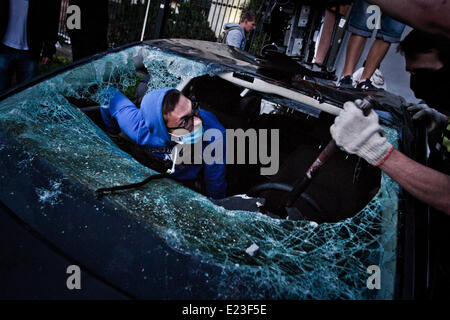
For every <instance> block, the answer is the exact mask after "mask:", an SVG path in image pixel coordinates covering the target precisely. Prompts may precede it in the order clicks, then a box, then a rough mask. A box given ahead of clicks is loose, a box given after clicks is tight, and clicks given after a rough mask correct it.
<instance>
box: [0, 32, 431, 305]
mask: <svg viewBox="0 0 450 320" xmlns="http://www.w3.org/2000/svg"><path fill="white" fill-rule="evenodd" d="M320 76H321V75H320V74H314V72H312V71H311V70H308V69H307V68H304V67H303V66H302V65H301V64H298V63H296V62H295V61H293V60H291V59H289V57H287V56H283V55H280V54H278V53H276V52H265V54H263V55H262V56H261V57H253V56H250V55H248V54H246V53H245V52H243V51H240V50H238V49H235V48H232V47H228V46H226V45H223V44H219V43H211V42H205V41H199V40H182V39H164V40H152V41H146V42H139V43H134V44H129V45H126V46H123V47H120V48H117V49H114V50H110V51H108V52H105V53H101V54H97V55H95V56H92V57H90V58H88V59H84V60H82V61H79V62H76V63H73V64H71V65H68V66H66V67H63V68H61V69H59V70H56V71H54V72H52V73H50V74H47V75H44V76H41V77H40V78H38V79H35V80H32V81H31V82H29V83H27V84H24V85H21V86H20V87H16V88H14V89H12V90H10V91H9V92H7V93H6V94H5V95H3V96H2V97H0V150H1V156H0V215H1V217H2V218H1V219H2V222H1V225H2V232H1V234H2V246H3V248H2V251H1V254H2V256H3V257H2V261H3V262H2V264H3V265H2V271H1V275H0V279H1V282H2V286H1V289H0V290H1V291H0V296H2V297H6V298H17V297H19V298H20V297H22V298H23V297H27V298H52V297H59V298H73V297H84V298H125V299H127V298H138V299H296V300H297V299H398V298H406V299H408V298H412V297H414V296H415V295H416V294H417V292H418V291H420V290H421V287H420V286H421V283H422V273H420V272H418V270H419V271H420V270H425V269H426V259H422V257H424V256H426V252H423V251H420V250H416V249H414V247H415V246H414V243H419V242H421V241H422V236H423V234H422V233H420V232H422V231H423V230H422V231H421V230H417V225H419V224H420V222H419V220H418V219H420V218H418V217H416V216H415V215H414V212H415V211H418V210H421V207H420V204H418V203H417V201H415V200H414V199H412V198H411V197H410V196H409V195H408V194H406V193H405V192H404V191H403V190H402V189H401V188H400V187H399V186H398V185H397V183H396V182H394V181H393V180H392V179H391V178H390V177H389V176H387V175H386V174H384V173H383V172H381V171H380V170H379V169H378V168H375V167H373V166H371V165H369V164H368V163H366V162H365V161H364V160H362V159H360V158H358V157H357V156H354V155H349V154H347V153H345V152H343V151H341V150H337V152H335V154H333V156H332V157H330V158H329V160H328V161H327V163H325V164H324V165H323V166H322V168H321V169H320V171H318V172H317V174H316V176H315V177H314V179H313V180H312V181H311V183H310V185H309V186H308V188H306V190H305V191H304V192H302V193H301V194H300V195H299V196H298V197H296V198H295V199H294V201H293V204H292V206H291V207H290V208H289V210H279V208H280V207H283V199H285V196H286V194H289V193H290V192H292V190H293V189H294V186H295V185H296V184H298V182H299V181H301V180H302V178H303V177H304V175H305V172H306V171H307V170H308V168H309V167H310V165H311V164H312V163H313V162H314V161H315V159H316V158H317V157H318V155H319V154H320V153H321V151H322V150H323V149H324V148H325V146H326V145H327V144H328V142H329V141H330V140H331V135H330V133H329V127H330V126H331V124H332V123H333V121H334V118H335V116H336V115H338V114H339V111H340V109H341V108H342V106H343V104H344V103H345V102H346V101H350V100H356V99H364V98H365V97H366V96H367V95H369V94H370V95H371V97H372V99H373V101H374V106H373V107H374V109H375V111H376V112H377V113H378V115H379V117H380V120H381V123H382V125H383V129H384V131H385V134H386V136H387V138H388V140H389V141H390V142H391V143H392V144H393V145H394V146H396V147H397V148H398V149H400V150H401V151H402V152H403V153H405V154H407V155H408V156H410V157H412V158H414V159H416V160H418V161H423V159H424V158H425V156H426V144H425V142H424V141H425V132H424V131H423V130H421V129H419V128H417V127H416V126H415V125H414V123H413V122H412V120H411V118H410V117H409V115H408V114H407V113H406V112H404V110H403V109H402V104H403V102H404V101H403V99H402V98H401V97H398V96H395V95H393V94H391V93H389V92H386V91H384V90H375V91H370V92H367V91H366V92H363V91H359V90H356V89H342V88H337V87H336V86H335V85H334V84H333V83H330V82H324V81H317V77H320ZM167 87H171V88H177V89H178V90H180V91H181V92H182V93H183V94H184V95H185V96H186V97H188V98H190V99H191V100H192V101H196V102H198V103H199V105H200V106H201V108H202V109H204V110H207V111H209V112H211V113H213V114H214V115H215V116H216V117H217V119H219V121H220V122H221V123H222V125H223V126H224V127H225V128H226V129H227V130H231V131H232V130H234V132H235V131H236V130H242V131H244V132H254V133H255V134H256V138H257V139H259V138H260V137H259V135H260V133H261V132H265V131H264V130H269V131H270V130H277V132H278V133H277V134H278V136H277V137H278V138H277V141H278V143H276V145H275V146H274V147H272V148H270V150H266V153H265V155H266V158H267V157H269V159H264V157H260V158H258V159H256V161H249V159H248V158H249V157H248V155H246V156H245V157H246V161H243V162H242V163H238V162H234V163H230V164H228V163H227V183H228V190H227V197H226V198H224V199H219V200H218V199H210V198H208V197H206V196H205V195H203V194H202V189H201V187H198V186H187V185H184V184H183V183H181V182H178V181H175V180H173V179H171V178H170V176H167V175H164V176H162V177H161V178H160V179H152V180H151V181H149V182H148V183H142V184H139V183H140V182H142V181H145V179H147V178H148V177H151V176H154V175H157V174H159V173H164V172H166V171H167V170H168V169H169V170H170V168H172V164H173V163H172V162H171V161H163V160H161V159H159V158H157V157H154V156H152V155H151V154H150V153H149V152H147V150H145V148H143V147H142V146H138V145H136V144H134V143H133V142H132V141H130V139H127V137H126V136H124V135H114V136H112V135H110V134H108V133H107V132H106V130H105V126H104V123H103V121H102V118H101V114H100V108H101V106H100V105H99V103H98V101H99V99H98V98H99V96H100V95H101V93H102V92H103V90H105V89H108V88H116V89H119V90H120V91H122V92H123V93H124V94H125V95H126V96H127V97H128V98H129V99H131V100H133V101H136V105H139V103H138V101H139V97H140V96H142V90H143V92H144V93H145V92H148V91H151V90H154V89H159V88H167ZM245 143H248V144H250V142H249V141H245ZM275 154H277V157H276V158H277V159H275V157H273V156H274V155H275ZM267 160H270V161H267ZM271 166H273V168H276V170H274V171H273V172H271V174H266V175H264V174H261V172H262V171H263V169H267V168H268V167H271ZM136 183H138V184H139V185H134V184H136ZM130 184H131V185H132V186H131V187H129V188H126V189H123V190H117V191H113V192H107V193H104V194H102V196H101V197H99V194H98V192H97V193H96V191H98V190H99V189H104V188H108V187H114V186H121V185H122V186H123V185H130ZM422 209H423V208H422ZM424 261H425V262H424ZM71 265H72V266H73V265H75V266H78V267H79V269H80V270H81V272H82V273H83V275H84V278H83V279H84V280H83V281H85V284H84V285H85V288H88V289H89V290H87V289H86V290H80V291H76V290H74V291H70V290H67V286H66V280H67V277H68V276H69V275H68V273H66V269H67V267H68V266H71ZM374 266H375V267H374ZM373 270H378V271H380V272H379V277H380V278H379V279H378V280H379V281H381V284H382V285H381V286H380V287H377V286H375V287H373V286H371V285H370V281H372V280H370V279H369V278H370V277H371V275H372V273H373ZM414 270H415V271H414ZM417 279H419V280H420V281H419V280H417ZM49 284H51V285H49Z"/></svg>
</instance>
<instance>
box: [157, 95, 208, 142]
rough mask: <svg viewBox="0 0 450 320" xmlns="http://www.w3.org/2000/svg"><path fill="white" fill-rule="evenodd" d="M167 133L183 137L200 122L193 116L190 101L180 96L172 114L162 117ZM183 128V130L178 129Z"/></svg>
mask: <svg viewBox="0 0 450 320" xmlns="http://www.w3.org/2000/svg"><path fill="white" fill-rule="evenodd" d="M163 118H164V120H165V122H166V127H167V131H168V132H169V133H172V134H176V135H183V134H186V133H187V132H191V131H193V130H194V127H196V126H197V125H199V124H200V123H201V122H202V120H201V119H200V118H199V117H198V116H193V110H192V101H191V100H189V99H188V98H186V97H185V96H183V95H180V99H179V100H178V102H177V104H176V105H175V108H174V109H173V111H172V112H169V113H168V114H166V115H164V116H163ZM179 127H184V128H179Z"/></svg>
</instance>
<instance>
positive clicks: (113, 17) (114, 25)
mask: <svg viewBox="0 0 450 320" xmlns="http://www.w3.org/2000/svg"><path fill="white" fill-rule="evenodd" d="M147 1H148V0H147ZM147 1H145V3H144V4H142V2H141V1H138V2H137V3H136V4H132V3H131V1H129V0H127V1H122V3H110V9H109V11H110V20H109V28H108V43H109V45H110V47H117V46H120V45H123V44H126V43H130V42H134V41H139V40H140V37H141V33H142V25H143V22H144V18H145V11H146V9H147ZM158 8H159V1H155V0H152V1H150V10H149V15H148V18H147V28H146V32H145V39H149V38H151V35H153V29H154V21H156V16H157V14H158Z"/></svg>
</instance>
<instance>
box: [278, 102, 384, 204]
mask: <svg viewBox="0 0 450 320" xmlns="http://www.w3.org/2000/svg"><path fill="white" fill-rule="evenodd" d="M375 105H376V100H375V98H374V97H372V96H367V97H365V98H364V99H363V100H362V102H361V104H360V105H359V106H358V107H359V108H360V109H361V110H362V111H363V114H364V116H366V117H367V116H368V115H369V113H370V111H371V110H372V109H373V107H374V106H375ZM337 150H338V146H337V145H336V142H335V141H334V140H331V141H330V142H329V143H328V144H327V146H326V147H325V149H324V150H323V151H322V152H321V153H320V154H319V156H318V157H317V158H316V160H315V161H314V162H313V164H312V165H311V166H310V167H309V169H308V170H307V171H306V173H305V176H304V177H303V178H300V179H298V180H297V181H296V182H295V184H294V188H293V189H292V191H291V192H289V193H288V194H287V195H286V197H285V198H284V206H285V207H287V208H289V207H292V206H293V204H294V203H295V201H297V199H298V198H299V197H300V196H301V194H302V193H303V192H304V191H305V190H306V189H307V188H308V187H309V185H310V184H311V182H312V179H313V177H314V176H315V175H316V174H317V171H318V170H319V169H320V168H321V167H322V166H323V165H324V164H325V163H326V162H327V161H328V159H330V158H331V157H332V156H333V155H334V154H335V153H336V151H337Z"/></svg>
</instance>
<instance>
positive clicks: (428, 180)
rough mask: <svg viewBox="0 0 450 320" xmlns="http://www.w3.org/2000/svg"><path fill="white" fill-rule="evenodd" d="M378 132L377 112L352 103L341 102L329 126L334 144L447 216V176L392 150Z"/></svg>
mask: <svg viewBox="0 0 450 320" xmlns="http://www.w3.org/2000/svg"><path fill="white" fill-rule="evenodd" d="M356 103H357V104H359V103H360V102H358V101H356ZM381 132H382V129H381V127H380V124H379V123H378V115H377V114H376V113H375V112H374V111H372V112H371V113H370V114H369V115H368V116H364V114H363V112H362V111H361V109H359V108H358V107H357V105H356V104H355V103H353V102H346V103H345V104H344V110H342V111H341V113H340V114H339V116H338V117H336V119H335V120H334V124H333V125H332V126H331V128H330V133H331V135H332V137H333V139H334V140H335V141H336V144H337V145H338V146H341V147H343V148H344V149H345V150H346V151H347V152H348V153H352V154H356V155H358V156H360V157H361V158H363V159H364V160H366V161H367V162H369V163H370V164H372V165H374V166H378V167H379V168H380V169H381V170H383V171H384V172H386V174H388V175H389V176H390V177H392V178H393V179H394V180H395V181H396V182H398V184H400V185H401V186H402V187H403V188H405V189H406V190H407V191H408V192H409V193H411V194H412V195H413V196H415V197H416V198H417V199H419V200H421V201H424V202H426V203H428V204H429V205H431V206H433V207H435V208H436V209H438V210H441V211H443V212H445V213H447V214H448V215H450V176H448V175H446V174H443V173H440V172H438V171H436V170H433V169H430V168H427V167H425V166H423V165H421V164H419V163H417V162H415V161H414V160H412V159H410V158H408V157H407V156H405V155H403V154H402V153H401V152H399V151H397V150H395V149H394V147H393V146H392V144H391V143H389V141H387V139H386V138H385V137H384V136H382V135H381V134H380V133H381Z"/></svg>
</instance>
